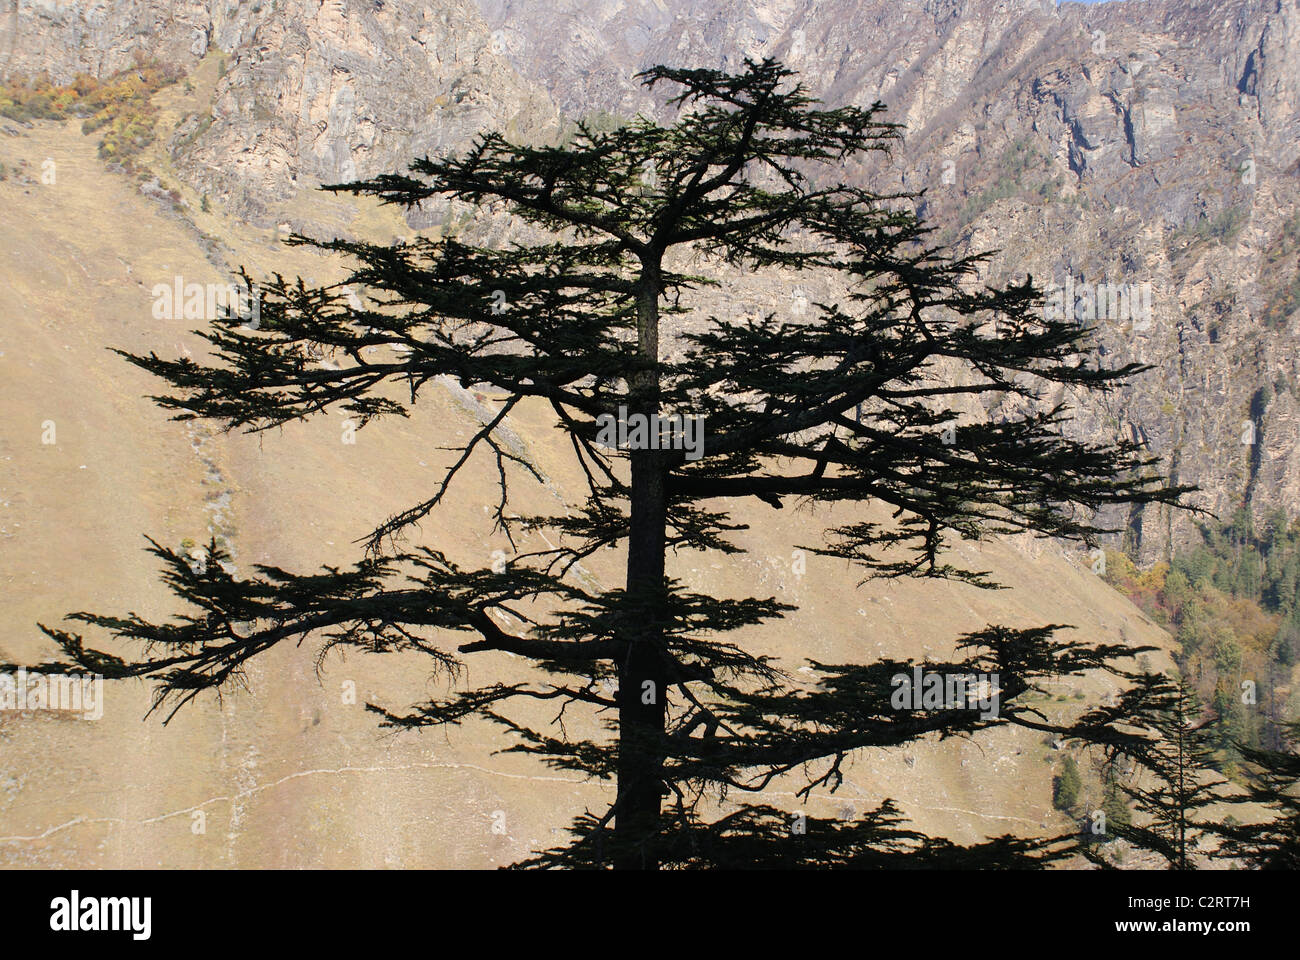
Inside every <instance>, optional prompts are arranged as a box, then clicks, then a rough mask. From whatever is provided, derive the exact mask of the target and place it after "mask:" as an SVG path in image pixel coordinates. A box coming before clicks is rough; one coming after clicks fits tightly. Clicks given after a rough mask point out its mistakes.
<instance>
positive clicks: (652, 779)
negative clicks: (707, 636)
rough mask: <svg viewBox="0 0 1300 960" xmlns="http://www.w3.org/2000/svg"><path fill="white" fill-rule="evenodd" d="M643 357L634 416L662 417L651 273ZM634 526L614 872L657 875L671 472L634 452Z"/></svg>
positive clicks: (621, 681) (643, 295) (641, 317)
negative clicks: (667, 510) (666, 537)
mask: <svg viewBox="0 0 1300 960" xmlns="http://www.w3.org/2000/svg"><path fill="white" fill-rule="evenodd" d="M637 340H638V348H639V349H638V353H639V355H640V359H641V361H642V363H643V364H644V367H643V369H642V370H640V371H638V372H637V373H635V374H634V375H633V379H632V382H631V383H630V384H629V391H628V393H629V402H628V414H629V416H630V415H632V414H644V415H646V416H647V417H648V416H650V415H652V414H655V413H657V412H658V409H659V374H658V370H657V364H658V360H659V278H658V268H657V266H656V267H650V266H647V267H646V270H645V272H644V274H643V280H642V287H641V290H640V292H639V294H638V296H637ZM629 457H630V460H631V464H632V496H631V525H630V530H629V535H628V552H627V611H626V614H627V619H626V621H625V623H624V631H625V635H626V636H627V638H628V640H629V641H630V642H629V645H628V654H627V657H626V659H625V660H624V661H623V663H621V664H620V665H619V671H618V705H619V706H618V717H619V745H618V795H617V810H616V812H615V815H614V835H615V838H616V841H617V842H616V844H615V855H614V866H615V868H617V869H623V870H654V869H657V868H658V866H659V851H658V849H657V847H658V844H657V840H658V834H659V805H660V798H661V795H662V790H663V776H662V770H663V745H662V741H663V735H664V720H665V710H664V706H665V690H664V685H665V680H666V677H667V671H666V669H665V662H664V658H663V656H662V653H661V650H662V644H663V638H664V633H663V615H664V600H665V594H664V526H665V524H664V517H665V500H664V486H665V485H664V468H663V460H662V457H661V455H660V453H659V451H657V450H633V451H630V454H629Z"/></svg>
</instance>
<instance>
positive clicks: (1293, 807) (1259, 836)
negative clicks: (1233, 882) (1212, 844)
mask: <svg viewBox="0 0 1300 960" xmlns="http://www.w3.org/2000/svg"><path fill="white" fill-rule="evenodd" d="M1284 729H1285V734H1284V736H1283V737H1282V738H1281V739H1282V745H1281V746H1280V747H1279V749H1277V750H1258V749H1254V748H1251V747H1248V746H1246V745H1245V744H1240V745H1239V747H1238V748H1239V749H1240V750H1241V753H1242V756H1243V758H1244V759H1245V761H1246V764H1247V766H1248V773H1247V788H1246V794H1245V797H1244V798H1243V799H1244V800H1245V801H1248V802H1250V803H1254V804H1259V805H1260V806H1261V807H1263V808H1264V816H1263V817H1259V816H1258V814H1256V815H1255V816H1254V817H1253V818H1252V821H1253V822H1249V823H1244V824H1242V823H1238V824H1234V825H1230V826H1229V827H1228V828H1227V830H1226V832H1227V839H1226V840H1225V841H1224V844H1223V847H1222V849H1221V851H1220V853H1221V854H1222V855H1223V856H1227V857H1234V858H1239V859H1241V860H1244V861H1245V862H1246V863H1248V864H1250V865H1251V866H1254V867H1259V868H1261V869H1264V870H1295V869H1298V868H1300V755H1297V754H1296V752H1295V751H1296V746H1297V744H1300V723H1296V722H1293V723H1290V724H1287V725H1286V726H1285V728H1284Z"/></svg>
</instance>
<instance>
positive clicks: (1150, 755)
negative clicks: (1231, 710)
mask: <svg viewBox="0 0 1300 960" xmlns="http://www.w3.org/2000/svg"><path fill="white" fill-rule="evenodd" d="M1125 699H1126V701H1127V704H1126V709H1127V711H1128V713H1129V724H1128V725H1129V726H1131V727H1134V728H1137V729H1140V730H1142V731H1143V734H1144V735H1143V738H1142V739H1140V740H1137V741H1133V740H1128V741H1125V742H1124V743H1122V744H1116V745H1115V746H1114V747H1113V748H1112V750H1111V754H1112V759H1118V758H1119V757H1127V758H1129V759H1130V760H1132V761H1133V762H1134V763H1135V764H1136V766H1137V769H1136V771H1135V774H1136V775H1135V776H1134V778H1133V779H1132V782H1130V783H1121V784H1120V789H1121V790H1122V792H1123V793H1124V794H1125V795H1126V796H1127V797H1128V798H1129V799H1130V800H1132V801H1133V816H1132V817H1131V819H1130V822H1127V823H1125V822H1122V820H1121V819H1116V820H1115V821H1113V822H1111V823H1110V824H1109V825H1108V826H1109V830H1110V832H1112V833H1114V834H1115V835H1116V836H1119V837H1122V838H1124V839H1125V840H1127V841H1128V842H1129V843H1130V844H1132V845H1133V846H1135V847H1138V848H1139V849H1142V850H1147V851H1150V852H1152V853H1155V854H1158V855H1159V856H1160V857H1162V858H1163V859H1164V860H1165V862H1166V863H1167V864H1168V865H1169V868H1170V869H1173V870H1192V869H1195V868H1196V866H1197V862H1198V857H1200V856H1201V855H1202V854H1207V853H1211V852H1212V851H1210V850H1209V849H1208V848H1207V847H1206V845H1205V842H1204V841H1207V840H1209V839H1210V838H1211V837H1212V836H1214V835H1218V834H1219V833H1220V831H1221V828H1220V827H1219V825H1218V824H1216V823H1215V822H1213V820H1212V819H1210V818H1208V817H1206V816H1205V815H1204V811H1205V810H1206V808H1208V807H1210V806H1211V805H1213V804H1216V803H1220V802H1223V801H1224V797H1223V796H1222V795H1221V794H1220V793H1219V791H1218V787H1219V785H1221V784H1223V783H1224V782H1225V781H1224V780H1223V778H1222V777H1221V776H1219V775H1218V774H1217V773H1215V771H1214V769H1213V766H1212V764H1213V754H1212V750H1211V746H1210V743H1209V736H1208V735H1209V733H1210V731H1211V730H1212V727H1213V725H1214V721H1213V720H1212V719H1211V720H1206V719H1205V718H1204V717H1203V716H1202V714H1201V709H1200V706H1199V704H1198V702H1197V699H1196V694H1195V692H1194V691H1193V690H1192V689H1191V687H1190V685H1189V684H1188V683H1186V681H1183V680H1177V681H1171V680H1168V679H1167V678H1163V677H1160V676H1157V675H1148V676H1146V677H1144V678H1142V680H1141V681H1140V682H1139V683H1138V684H1136V685H1135V686H1134V687H1133V688H1132V689H1131V690H1130V691H1129V693H1128V695H1127V696H1126V698H1125ZM1085 855H1087V854H1085ZM1094 859H1095V858H1094Z"/></svg>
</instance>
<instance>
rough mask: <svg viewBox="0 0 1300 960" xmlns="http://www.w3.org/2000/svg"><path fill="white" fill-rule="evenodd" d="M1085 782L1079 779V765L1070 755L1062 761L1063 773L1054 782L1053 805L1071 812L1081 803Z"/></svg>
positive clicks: (1066, 755)
mask: <svg viewBox="0 0 1300 960" xmlns="http://www.w3.org/2000/svg"><path fill="white" fill-rule="evenodd" d="M1082 787H1083V780H1082V779H1081V778H1080V777H1079V764H1078V763H1077V762H1076V761H1075V759H1074V757H1072V756H1070V755H1069V754H1068V753H1067V754H1065V756H1064V757H1062V759H1061V772H1060V773H1058V774H1057V775H1056V777H1055V779H1054V780H1053V781H1052V803H1053V805H1054V806H1055V807H1056V809H1057V810H1065V811H1071V810H1073V809H1074V806H1075V804H1077V803H1078V802H1079V791H1080V789H1081V788H1082Z"/></svg>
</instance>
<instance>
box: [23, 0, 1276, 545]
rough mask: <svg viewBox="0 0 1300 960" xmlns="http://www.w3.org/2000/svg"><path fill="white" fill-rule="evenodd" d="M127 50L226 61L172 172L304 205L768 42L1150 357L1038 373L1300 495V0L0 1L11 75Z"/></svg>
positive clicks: (1259, 488) (1134, 427)
mask: <svg viewBox="0 0 1300 960" xmlns="http://www.w3.org/2000/svg"><path fill="white" fill-rule="evenodd" d="M137 51H140V52H147V53H149V54H150V55H155V56H158V57H160V58H162V59H164V60H167V61H169V62H172V63H175V64H178V65H181V66H191V67H192V66H193V65H195V64H196V63H198V62H199V61H200V59H201V58H203V57H205V56H208V57H218V58H222V59H221V64H220V65H221V67H222V71H221V76H220V79H219V81H218V82H217V84H216V87H215V91H214V94H213V96H212V98H211V104H210V109H205V110H204V111H200V112H196V113H194V114H192V115H190V116H187V117H186V118H184V120H183V122H182V124H181V126H180V127H179V128H178V129H177V130H176V131H175V132H174V133H173V134H172V140H171V149H172V159H173V162H174V165H175V169H176V171H177V173H178V175H179V176H180V177H182V178H183V179H184V180H185V181H187V182H188V183H189V185H190V186H192V187H193V188H194V189H195V190H196V191H197V192H198V193H200V194H204V195H208V196H210V197H211V199H212V200H213V201H214V202H216V203H219V204H221V206H222V208H223V209H224V210H226V211H228V212H229V213H231V214H233V215H234V216H236V217H238V218H241V219H243V220H246V221H251V222H253V223H256V224H259V225H267V224H270V223H274V222H283V221H285V220H288V221H289V222H291V223H293V224H294V225H295V226H298V227H301V226H304V225H307V226H310V225H311V224H312V219H311V217H310V216H309V215H307V214H304V212H303V210H304V209H305V207H304V202H305V201H304V198H305V197H307V196H308V195H309V194H308V190H309V188H311V187H314V186H316V185H317V184H319V183H322V182H332V181H338V180H344V179H348V178H351V177H355V176H368V175H371V174H375V173H379V172H383V171H388V170H395V169H400V168H402V167H403V166H404V165H405V163H406V162H407V161H408V160H409V159H410V158H411V157H414V156H417V155H421V154H424V153H430V152H438V151H442V150H446V149H454V148H456V147H458V146H461V145H463V144H464V143H466V142H467V141H468V139H469V138H470V137H471V136H472V135H473V133H474V132H475V131H477V130H479V129H481V128H484V127H491V128H496V129H502V130H505V131H507V132H508V133H510V134H512V135H514V136H518V137H523V138H531V137H536V136H541V135H546V132H547V131H549V130H552V129H553V127H554V125H555V122H556V120H557V118H558V115H559V114H561V113H562V114H566V115H569V116H576V115H582V114H591V113H595V112H603V113H605V114H612V115H614V116H616V117H628V116H631V115H633V114H635V113H637V112H648V113H656V114H657V113H662V109H663V108H662V105H661V104H660V103H659V102H657V101H656V100H655V99H654V98H652V97H651V96H649V95H648V94H647V92H646V91H645V90H644V89H642V88H641V87H640V86H639V85H638V84H637V82H636V81H635V79H634V76H633V75H634V74H635V72H636V71H637V70H639V69H642V68H644V67H646V66H649V65H652V64H655V63H670V64H674V65H691V66H715V67H723V68H726V67H736V66H737V65H739V63H740V62H741V61H742V60H743V59H744V58H745V57H762V56H775V57H778V58H781V59H783V60H785V61H786V62H787V63H789V64H790V65H791V66H793V67H794V68H796V69H798V70H799V71H800V72H801V78H802V80H803V81H804V82H805V83H806V84H807V85H808V86H809V87H810V89H811V90H812V91H813V92H814V93H816V94H817V95H819V96H821V97H823V98H824V99H825V100H826V101H827V102H829V103H840V102H851V103H857V104H869V103H871V102H873V101H875V100H877V99H880V100H883V101H885V102H886V104H887V105H888V107H889V112H890V116H891V117H892V118H893V119H895V120H899V121H901V122H903V123H905V124H906V126H907V132H906V138H905V140H904V142H903V143H902V144H901V146H900V148H899V149H898V150H897V151H896V152H895V154H894V155H893V156H892V158H891V159H890V160H889V161H887V162H884V163H876V164H874V165H871V166H864V167H862V168H860V169H852V170H847V171H843V173H844V175H846V176H848V177H850V178H858V179H861V180H863V181H869V182H871V183H873V184H875V185H878V186H880V187H904V188H907V189H909V190H915V191H925V198H924V201H923V203H922V212H923V214H924V215H925V216H926V217H927V218H930V219H932V220H933V222H934V223H935V224H936V225H937V226H938V227H939V229H940V234H939V235H940V237H941V239H944V240H947V241H949V242H951V243H953V244H954V245H956V246H957V247H958V248H959V249H962V250H968V249H987V248H990V247H992V248H999V249H1000V250H1001V251H1002V252H1001V253H1000V255H999V256H998V257H997V258H996V259H995V260H994V261H993V262H992V263H991V264H990V268H989V275H990V278H992V279H1006V278H1009V277H1020V276H1023V275H1025V274H1026V273H1029V274H1032V275H1033V276H1034V277H1035V279H1037V280H1038V281H1039V282H1040V283H1042V284H1045V285H1050V288H1049V289H1052V290H1056V291H1058V292H1059V294H1060V295H1061V296H1062V299H1064V295H1065V294H1067V293H1068V294H1069V295H1070V303H1069V304H1068V308H1070V309H1076V310H1077V311H1078V312H1079V313H1082V314H1083V315H1084V320H1083V321H1082V322H1087V323H1089V324H1090V325H1091V324H1093V323H1094V322H1095V325H1096V327H1097V330H1096V348H1097V350H1098V351H1099V352H1100V353H1101V354H1102V355H1103V356H1104V357H1105V358H1106V359H1107V360H1108V361H1112V362H1119V363H1122V362H1126V361H1129V360H1133V361H1137V362H1142V363H1147V364H1151V365H1152V366H1153V367H1154V369H1153V370H1151V371H1150V372H1148V373H1147V374H1145V375H1143V376H1142V377H1141V378H1140V379H1139V380H1137V381H1136V382H1135V383H1134V384H1133V385H1132V386H1129V387H1126V388H1124V389H1122V390H1120V391H1118V392H1116V393H1115V394H1113V395H1111V396H1109V397H1105V398H1100V399H1098V398H1070V397H1064V396H1061V397H1054V398H1050V399H1054V400H1056V399H1066V400H1072V399H1077V400H1078V401H1079V409H1078V416H1077V419H1076V421H1075V423H1074V426H1073V429H1075V430H1077V431H1078V432H1080V433H1081V434H1083V435H1086V436H1093V437H1097V438H1099V439H1100V438H1102V437H1108V436H1112V435H1115V434H1117V433H1119V434H1124V435H1128V436H1132V437H1134V438H1137V439H1139V440H1141V441H1143V442H1145V443H1147V444H1148V445H1149V446H1150V448H1151V449H1152V450H1153V451H1154V452H1155V453H1157V454H1159V455H1161V456H1162V457H1165V458H1166V460H1167V463H1168V465H1169V468H1170V470H1171V471H1172V472H1173V473H1174V475H1175V476H1176V477H1177V478H1178V479H1179V480H1181V481H1184V482H1194V483H1197V484H1199V485H1200V486H1201V487H1202V488H1203V490H1204V492H1203V494H1202V495H1201V496H1200V501H1199V502H1200V503H1201V504H1202V505H1203V506H1205V507H1207V508H1209V509H1211V510H1213V511H1215V512H1217V513H1219V514H1223V515H1226V514H1228V513H1230V512H1231V511H1232V510H1233V509H1234V507H1235V506H1236V505H1238V504H1240V503H1242V502H1249V503H1251V504H1253V505H1254V506H1256V507H1257V508H1259V507H1263V506H1271V505H1276V504H1281V505H1283V506H1286V507H1287V508H1288V509H1294V506H1295V504H1296V503H1297V501H1300V443H1298V442H1297V441H1298V440H1300V392H1298V391H1300V387H1298V386H1297V384H1298V383H1300V356H1298V355H1297V350H1296V346H1295V344H1296V336H1295V334H1296V325H1297V320H1300V311H1298V310H1297V308H1298V307H1300V279H1298V276H1297V263H1296V256H1297V250H1300V218H1298V217H1297V215H1296V207H1297V198H1298V197H1300V189H1298V187H1297V172H1298V170H1300V166H1298V158H1300V10H1297V6H1296V4H1295V2H1294V0H1202V2H1197V3H1186V2H1183V0H1167V2H1165V0H1149V2H1126V3H1107V4H1101V5H1097V6H1082V5H1079V4H1063V5H1060V6H1054V5H1052V4H1051V3H1049V2H1044V0H925V2H898V0H816V2H814V0H709V2H697V0H690V2H688V0H602V2H599V3H589V2H579V0H555V2H547V3H539V2H535V0H530V2H523V0H478V2H477V4H475V3H473V2H471V0H436V2H429V3H422V4H405V3H396V2H383V0H327V2H323V3H322V2H319V0H279V2H269V0H268V2H262V3H246V2H217V0H209V2H184V3H179V4H177V3H168V4H163V3H156V2H155V3H132V4H126V3H122V4H84V3H70V4H60V3H33V4H22V5H17V6H16V7H15V8H14V10H13V11H12V12H11V13H10V14H9V15H7V16H6V17H4V18H3V19H0V73H3V74H5V75H16V74H32V73H47V74H49V75H50V76H52V77H54V78H56V79H68V78H70V77H71V76H72V75H73V74H75V73H76V72H78V71H87V72H91V73H105V72H111V71H112V70H115V69H120V68H122V67H124V66H126V65H128V64H129V63H130V62H131V59H132V57H133V56H134V55H135V53H136V52H137ZM436 216H437V215H435V216H434V217H433V218H432V219H430V218H427V217H426V220H427V221H428V222H415V221H412V223H411V225H412V227H414V228H420V227H425V226H429V225H431V224H432V223H433V222H434V220H436ZM797 282H798V281H796V280H795V279H794V278H784V279H782V278H779V277H778V278H769V279H768V281H765V282H764V283H761V284H758V285H757V286H756V287H755V288H754V291H753V296H751V297H749V298H748V301H747V302H746V303H745V304H741V305H739V307H743V308H744V309H752V310H761V309H765V308H773V307H775V306H777V305H779V304H780V303H782V302H783V301H784V300H788V298H789V296H790V291H791V289H792V288H793V287H794V286H796V285H797ZM1099 297H1100V299H1101V301H1102V302H1101V307H1102V310H1101V315H1100V316H1099V317H1098V318H1097V320H1096V321H1093V320H1091V318H1090V315H1089V314H1088V311H1089V309H1090V307H1089V304H1090V303H1093V304H1094V305H1095V304H1096V300H1097V299H1098V298H1099ZM1090 298H1091V299H1090ZM1134 298H1136V299H1134ZM1148 303H1149V304H1150V310H1149V313H1148V312H1147V310H1146V305H1147V304H1148ZM1135 304H1136V306H1135ZM710 306H711V307H716V306H718V305H715V304H710ZM722 306H725V304H722ZM733 306H737V305H734V304H733ZM1112 313H1113V315H1112ZM998 412H999V411H997V410H989V411H983V412H982V413H986V414H987V415H991V416H997V415H998ZM1112 520H1113V522H1114V523H1115V525H1117V526H1120V527H1124V528H1126V530H1127V531H1128V542H1129V545H1130V547H1132V548H1133V549H1135V550H1136V552H1137V553H1139V554H1140V555H1141V556H1142V557H1143V558H1144V559H1151V558H1153V557H1156V556H1159V555H1161V554H1162V553H1163V552H1164V551H1165V550H1166V549H1167V547H1168V545H1169V544H1170V543H1171V542H1174V543H1176V542H1179V541H1182V540H1186V539H1187V538H1189V537H1190V536H1192V535H1193V529H1192V526H1191V523H1190V521H1189V520H1188V519H1187V518H1185V517H1183V516H1181V515H1178V516H1172V517H1171V516H1169V515H1167V514H1165V513H1156V512H1154V511H1149V512H1148V513H1147V515H1145V516H1144V515H1134V516H1131V517H1130V516H1117V517H1114V518H1112Z"/></svg>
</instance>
